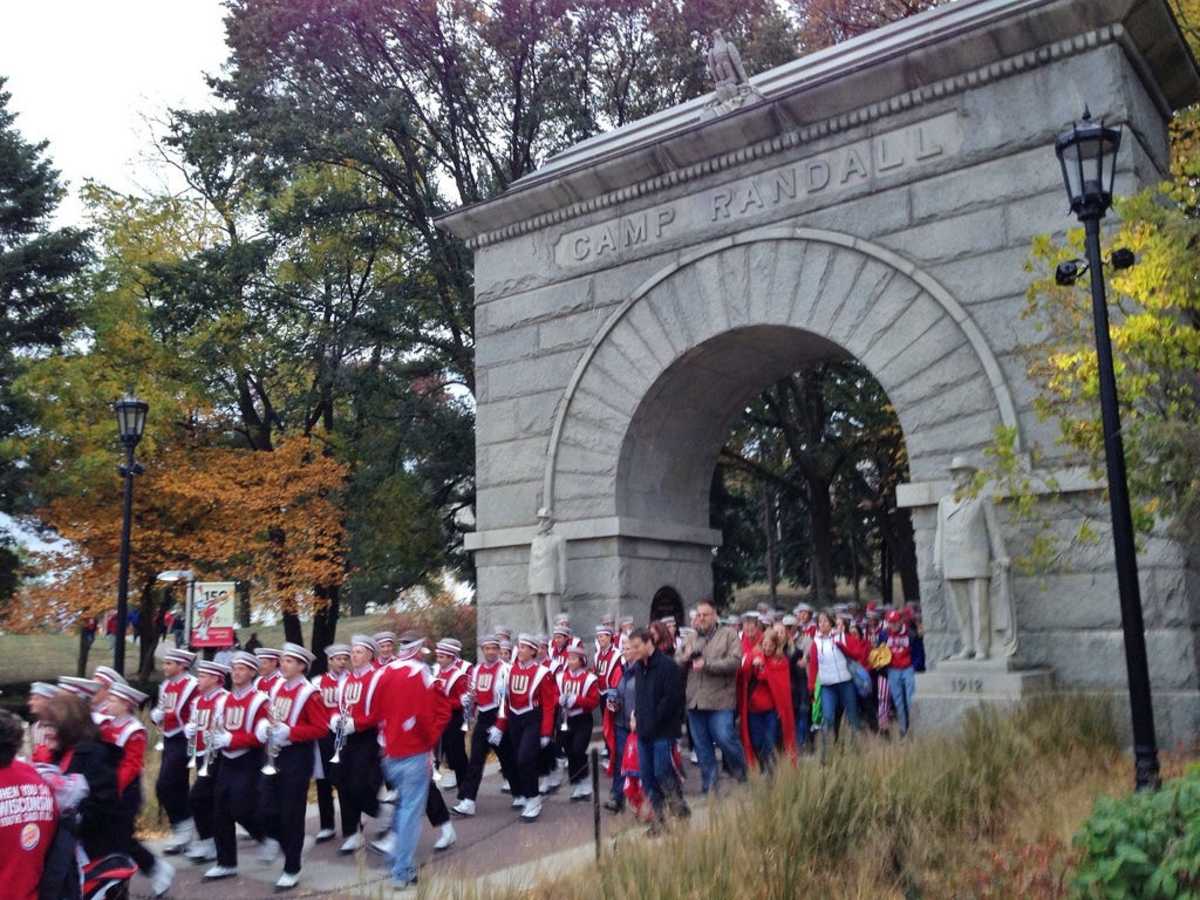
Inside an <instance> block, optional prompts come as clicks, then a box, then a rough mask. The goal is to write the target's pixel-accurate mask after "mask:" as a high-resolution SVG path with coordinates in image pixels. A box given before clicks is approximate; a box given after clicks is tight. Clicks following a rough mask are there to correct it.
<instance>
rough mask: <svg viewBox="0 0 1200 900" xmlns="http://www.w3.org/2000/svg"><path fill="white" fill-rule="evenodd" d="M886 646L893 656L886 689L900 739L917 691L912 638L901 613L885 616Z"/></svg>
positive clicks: (896, 611) (903, 734)
mask: <svg viewBox="0 0 1200 900" xmlns="http://www.w3.org/2000/svg"><path fill="white" fill-rule="evenodd" d="M886 646H887V648H888V650H890V651H891V653H892V658H891V661H890V662H889V663H888V668H887V682H888V690H889V692H890V693H891V695H892V703H893V705H894V706H895V707H896V721H897V723H898V724H899V725H900V737H904V736H905V735H906V734H908V722H909V715H910V714H911V712H912V698H913V694H914V693H915V692H916V689H917V677H916V675H915V674H914V673H913V661H912V636H911V634H910V632H909V626H908V625H907V624H906V623H905V621H904V614H903V613H901V612H900V611H899V610H896V609H893V610H891V611H890V612H889V613H888V614H887V639H886Z"/></svg>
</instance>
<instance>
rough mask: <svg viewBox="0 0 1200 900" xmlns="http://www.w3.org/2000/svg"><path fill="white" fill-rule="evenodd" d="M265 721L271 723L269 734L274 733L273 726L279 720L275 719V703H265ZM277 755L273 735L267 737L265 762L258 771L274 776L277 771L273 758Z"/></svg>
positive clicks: (271, 701)
mask: <svg viewBox="0 0 1200 900" xmlns="http://www.w3.org/2000/svg"><path fill="white" fill-rule="evenodd" d="M267 721H268V722H270V723H271V732H274V730H275V726H276V725H278V724H279V720H278V719H276V718H275V703H274V701H273V700H268V701H267ZM278 755H279V748H278V747H277V746H275V737H274V734H273V733H269V734H268V735H267V761H266V763H264V764H263V767H262V768H261V769H259V770H258V771H259V772H261V773H262V774H263V775H274V774H275V773H276V772H277V771H279V770H278V769H276V768H275V757H276V756H278Z"/></svg>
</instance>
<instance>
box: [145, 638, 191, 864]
mask: <svg viewBox="0 0 1200 900" xmlns="http://www.w3.org/2000/svg"><path fill="white" fill-rule="evenodd" d="M195 659H196V654H195V653H192V652H190V651H188V650H183V649H181V648H171V649H169V650H167V651H166V652H164V653H163V655H162V671H163V679H164V680H163V683H162V685H161V686H160V687H159V689H158V705H157V706H156V707H155V708H154V709H153V710H152V711H151V713H150V718H151V719H152V720H153V722H154V724H155V725H157V726H158V728H159V730H160V731H161V732H162V737H163V751H162V758H161V760H160V761H159V768H158V779H157V780H156V781H155V783H154V794H155V796H156V797H157V798H158V806H159V808H160V809H162V810H163V811H164V812H165V813H166V814H167V820H168V821H169V822H170V823H171V840H170V841H169V842H168V843H167V845H166V847H164V848H163V852H164V853H168V854H170V853H179V852H180V851H182V850H183V849H184V848H186V847H187V845H188V844H190V843H191V840H192V818H191V811H190V810H189V809H188V787H189V786H188V767H187V764H188V752H187V737H185V736H184V733H183V726H184V725H186V724H187V720H188V715H189V713H190V706H191V700H192V694H193V692H195V690H196V679H195V678H193V677H192V676H191V675H189V674H188V669H190V668H191V666H192V662H193V661H194V660H195Z"/></svg>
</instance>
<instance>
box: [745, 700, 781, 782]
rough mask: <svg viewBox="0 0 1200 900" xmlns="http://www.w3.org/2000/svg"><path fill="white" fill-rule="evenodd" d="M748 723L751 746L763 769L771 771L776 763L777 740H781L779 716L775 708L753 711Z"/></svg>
mask: <svg viewBox="0 0 1200 900" xmlns="http://www.w3.org/2000/svg"><path fill="white" fill-rule="evenodd" d="M746 724H747V725H748V726H749V729H750V746H751V747H753V748H754V755H755V756H756V757H757V758H758V765H759V767H760V768H762V769H763V771H768V772H769V771H770V770H771V768H772V767H773V766H774V763H775V742H776V741H777V740H779V716H778V715H777V714H776V713H775V710H773V709H769V710H767V711H766V712H760V713H756V712H752V713H750V714H749V716H748V718H747V720H746Z"/></svg>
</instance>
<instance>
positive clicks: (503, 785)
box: [500, 781, 512, 794]
mask: <svg viewBox="0 0 1200 900" xmlns="http://www.w3.org/2000/svg"><path fill="white" fill-rule="evenodd" d="M500 793H502V794H511V793H512V785H511V784H509V783H508V781H501V782H500Z"/></svg>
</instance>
